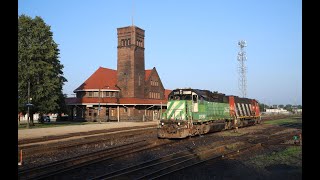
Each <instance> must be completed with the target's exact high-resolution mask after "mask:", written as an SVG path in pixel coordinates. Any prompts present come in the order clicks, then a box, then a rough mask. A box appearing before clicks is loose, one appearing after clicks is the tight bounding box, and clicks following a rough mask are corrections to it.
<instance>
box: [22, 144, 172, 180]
mask: <svg viewBox="0 0 320 180" xmlns="http://www.w3.org/2000/svg"><path fill="white" fill-rule="evenodd" d="M170 143H174V142H170V141H167V140H162V143H159V142H157V143H154V142H148V141H146V140H142V141H139V142H135V143H129V144H125V145H121V146H117V147H112V148H108V149H106V150H101V151H97V152H92V153H88V154H84V155H79V156H76V157H72V158H68V159H64V160H61V161H57V162H52V163H49V164H45V165H42V166H38V167H33V168H28V169H25V170H21V171H19V172H18V176H19V179H45V178H48V177H51V176H54V175H57V174H61V173H65V172H68V171H70V170H73V169H76V168H80V167H85V166H89V165H91V164H94V163H98V162H102V161H107V160H112V159H114V158H117V157H121V156H124V155H128V154H132V153H136V152H140V151H145V150H148V149H152V148H156V147H159V146H163V145H164V144H170Z"/></svg>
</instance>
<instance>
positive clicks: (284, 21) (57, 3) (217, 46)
mask: <svg viewBox="0 0 320 180" xmlns="http://www.w3.org/2000/svg"><path fill="white" fill-rule="evenodd" d="M21 14H25V15H28V16H30V17H32V18H34V17H35V16H40V17H41V18H42V19H43V20H44V21H45V23H46V24H47V25H49V26H50V27H51V31H52V32H53V39H54V41H55V42H56V43H57V44H58V48H59V50H60V54H59V60H60V63H61V64H62V65H63V66H64V68H63V72H64V74H63V75H64V77H65V78H66V79H67V80H68V82H66V83H65V85H64V87H63V93H65V94H67V95H68V96H72V94H74V93H73V90H75V89H76V88H77V87H79V86H80V85H81V84H82V83H83V82H84V81H85V80H86V79H88V78H89V77H90V76H91V75H92V74H93V73H94V72H95V71H96V70H97V69H98V68H99V67H100V66H101V67H105V68H110V69H115V70H116V69H117V28H119V27H125V26H130V25H132V19H133V23H134V25H135V26H138V27H140V28H142V29H144V30H145V69H152V68H153V67H156V69H157V72H158V74H159V76H160V78H161V81H162V83H163V85H164V87H165V89H170V90H173V89H176V88H186V87H191V88H195V89H207V90H210V91H218V92H221V93H224V94H226V95H236V96H241V90H240V88H239V77H240V73H239V72H238V69H239V61H238V60H237V55H238V52H239V51H240V47H239V46H238V42H239V41H240V40H245V41H246V43H247V46H246V47H245V48H244V51H245V52H246V57H247V60H246V61H245V66H246V80H247V83H246V89H247V91H246V92H247V97H248V98H254V99H257V100H258V101H259V102H260V103H264V104H267V105H274V104H277V105H280V104H283V105H286V104H299V105H302V1H301V0H280V1H279V0H241V1H239V0H198V1H195V0H152V1H150V0H148V1H147V0H121V1H119V0H90V1H89V0H67V1H66V0H19V1H18V15H21ZM132 17H133V18H132Z"/></svg>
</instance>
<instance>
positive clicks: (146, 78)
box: [145, 69, 152, 81]
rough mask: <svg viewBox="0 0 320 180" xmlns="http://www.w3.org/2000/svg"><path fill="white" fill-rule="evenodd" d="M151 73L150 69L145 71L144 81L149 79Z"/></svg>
mask: <svg viewBox="0 0 320 180" xmlns="http://www.w3.org/2000/svg"><path fill="white" fill-rule="evenodd" d="M151 71H152V69H148V70H146V72H145V74H146V75H145V81H146V80H148V79H149V77H150V74H151Z"/></svg>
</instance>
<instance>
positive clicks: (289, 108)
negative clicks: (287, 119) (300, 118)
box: [284, 104, 292, 111]
mask: <svg viewBox="0 0 320 180" xmlns="http://www.w3.org/2000/svg"><path fill="white" fill-rule="evenodd" d="M284 109H285V110H287V111H292V105H291V104H287V105H286V106H285V107H284Z"/></svg>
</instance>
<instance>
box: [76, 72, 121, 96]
mask: <svg viewBox="0 0 320 180" xmlns="http://www.w3.org/2000/svg"><path fill="white" fill-rule="evenodd" d="M116 84H117V71H116V70H113V69H108V68H103V67H99V69H97V70H96V71H95V72H94V73H93V74H92V75H91V76H90V77H89V78H88V79H87V80H86V81H85V82H84V83H83V84H81V85H80V86H79V87H78V88H77V89H76V90H75V91H77V90H84V89H111V90H119V88H117V87H116V86H115V85H116ZM108 87H109V88H108Z"/></svg>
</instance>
